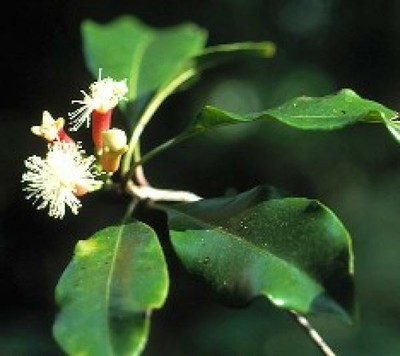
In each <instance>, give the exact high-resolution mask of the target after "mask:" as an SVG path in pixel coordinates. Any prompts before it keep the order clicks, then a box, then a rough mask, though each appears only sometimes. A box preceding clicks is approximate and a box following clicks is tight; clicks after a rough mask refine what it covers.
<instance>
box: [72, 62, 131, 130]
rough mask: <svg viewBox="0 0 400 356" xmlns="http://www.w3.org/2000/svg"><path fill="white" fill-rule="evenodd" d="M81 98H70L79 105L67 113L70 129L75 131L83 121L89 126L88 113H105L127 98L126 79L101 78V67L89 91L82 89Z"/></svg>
mask: <svg viewBox="0 0 400 356" xmlns="http://www.w3.org/2000/svg"><path fill="white" fill-rule="evenodd" d="M80 92H81V93H82V94H83V99H82V100H72V104H79V105H81V107H79V108H78V109H76V110H74V111H72V112H70V113H68V116H69V118H70V119H71V123H72V127H71V131H76V130H78V129H79V127H81V126H82V125H83V124H84V123H85V122H86V125H87V127H89V126H90V115H91V113H92V112H93V111H95V110H96V111H99V112H102V113H106V112H107V111H108V110H110V109H113V108H114V107H116V106H117V105H118V103H119V102H120V101H122V100H127V98H126V94H127V93H128V85H127V83H126V80H121V81H117V80H114V79H112V78H109V77H107V78H103V79H102V78H101V69H100V70H99V76H98V79H97V81H95V82H93V83H92V84H91V85H90V86H89V93H86V92H85V91H84V90H81V91H80Z"/></svg>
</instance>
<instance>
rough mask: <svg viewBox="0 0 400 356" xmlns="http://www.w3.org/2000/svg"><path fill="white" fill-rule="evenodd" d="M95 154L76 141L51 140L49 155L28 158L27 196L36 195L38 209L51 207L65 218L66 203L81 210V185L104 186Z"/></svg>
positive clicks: (54, 213) (24, 178)
mask: <svg viewBox="0 0 400 356" xmlns="http://www.w3.org/2000/svg"><path fill="white" fill-rule="evenodd" d="M95 160H96V158H95V157H94V156H87V157H85V156H84V151H83V150H82V149H81V148H80V147H79V146H78V145H76V144H75V143H66V142H59V141H57V142H55V143H54V144H49V151H48V153H47V155H46V158H44V159H43V158H42V157H39V156H31V157H29V158H28V159H26V160H25V167H26V169H27V172H26V173H24V174H23V175H22V182H23V183H26V184H27V185H26V187H25V188H24V191H25V192H27V199H33V204H34V205H37V209H44V208H46V207H48V208H49V216H51V217H54V218H58V219H62V218H63V217H64V215H65V206H68V207H69V208H70V209H71V211H72V213H73V214H77V213H78V210H79V208H80V207H81V205H82V204H81V202H80V200H79V199H78V198H77V196H76V193H77V190H78V189H85V190H86V191H93V190H95V189H98V188H100V187H101V184H102V183H101V181H99V180H96V176H97V173H96V172H95V170H94V162H95Z"/></svg>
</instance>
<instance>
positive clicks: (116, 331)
mask: <svg viewBox="0 0 400 356" xmlns="http://www.w3.org/2000/svg"><path fill="white" fill-rule="evenodd" d="M167 290H168V274H167V267H166V263H165V259H164V255H163V252H162V250H161V246H160V244H159V242H158V239H157V237H156V234H155V233H154V231H153V230H152V229H151V228H150V227H148V226H147V225H145V224H143V223H140V222H133V223H130V224H127V225H121V226H113V227H108V228H105V229H103V230H101V231H99V232H97V233H96V234H95V235H94V236H92V237H91V238H89V239H87V240H81V241H79V242H78V243H77V245H76V248H75V253H74V257H73V259H72V261H71V262H70V264H69V265H68V267H67V268H66V270H65V271H64V273H63V275H62V276H61V279H60V281H59V283H58V285H57V288H56V300H57V303H58V305H59V306H60V308H61V310H60V313H59V314H58V315H57V318H56V321H55V324H54V330H53V331H54V336H55V338H56V340H57V342H58V343H59V344H60V346H61V347H62V348H63V350H64V351H65V352H67V353H68V354H69V355H89V356H91V355H96V356H102V355H104V356H106V355H107V356H112V355H116V356H120V355H138V354H140V352H141V351H142V350H143V348H144V346H145V343H146V341H147V337H148V333H149V325H150V314H151V311H152V309H155V308H160V307H161V306H162V305H163V304H164V301H165V298H166V295H167Z"/></svg>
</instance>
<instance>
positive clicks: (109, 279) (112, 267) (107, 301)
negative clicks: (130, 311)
mask: <svg viewBox="0 0 400 356" xmlns="http://www.w3.org/2000/svg"><path fill="white" fill-rule="evenodd" d="M126 227H127V225H126V224H124V225H120V228H119V230H118V235H117V238H116V242H115V246H114V249H113V257H112V260H111V263H110V269H109V273H108V276H107V281H106V295H105V326H106V329H107V330H106V332H107V338H108V345H109V349H110V355H114V350H113V346H112V339H111V332H110V324H109V320H110V318H109V313H110V295H111V285H112V276H113V274H114V270H115V264H116V256H117V253H118V250H119V247H120V245H121V240H122V235H123V232H124V230H125V228H126Z"/></svg>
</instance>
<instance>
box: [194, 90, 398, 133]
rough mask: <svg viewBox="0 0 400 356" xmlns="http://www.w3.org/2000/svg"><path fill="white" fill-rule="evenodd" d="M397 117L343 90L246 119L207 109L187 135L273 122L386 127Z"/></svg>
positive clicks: (297, 125)
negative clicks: (243, 124)
mask: <svg viewBox="0 0 400 356" xmlns="http://www.w3.org/2000/svg"><path fill="white" fill-rule="evenodd" d="M395 116H396V112H395V111H393V110H391V109H388V108H386V107H385V106H383V105H381V104H379V103H377V102H374V101H371V100H367V99H363V98H361V97H360V96H359V95H358V94H356V93H355V92H354V91H352V90H350V89H343V90H341V91H339V92H338V93H337V94H335V95H328V96H324V97H316V98H313V97H306V96H302V97H298V98H295V99H292V100H289V101H288V102H287V103H285V104H283V105H281V106H279V107H277V108H273V109H268V110H265V111H262V112H258V113H251V114H246V115H239V114H234V113H230V112H226V111H223V110H220V109H218V108H215V107H212V106H206V107H205V108H204V109H203V110H202V111H201V112H200V113H199V115H198V116H197V118H196V119H195V121H194V122H193V124H192V125H191V126H190V127H189V128H188V130H187V131H188V132H193V131H200V132H201V131H203V130H209V129H214V128H217V127H221V126H226V125H234V124H239V123H245V122H253V121H257V120H271V119H272V120H278V121H280V122H282V123H284V124H286V125H289V126H292V127H295V128H298V129H304V130H334V129H339V128H342V127H345V126H348V125H351V124H354V123H356V122H357V121H362V122H381V123H384V122H385V120H387V119H390V118H393V117H395Z"/></svg>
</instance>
